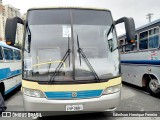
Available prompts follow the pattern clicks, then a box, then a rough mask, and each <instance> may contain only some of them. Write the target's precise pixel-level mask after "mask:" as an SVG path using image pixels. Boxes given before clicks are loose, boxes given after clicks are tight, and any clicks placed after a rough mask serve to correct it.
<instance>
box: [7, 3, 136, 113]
mask: <svg viewBox="0 0 160 120" xmlns="http://www.w3.org/2000/svg"><path fill="white" fill-rule="evenodd" d="M17 22H19V23H22V24H24V26H25V30H24V31H25V32H24V45H23V51H22V53H23V61H22V62H23V66H22V72H23V76H22V77H23V78H22V79H23V81H22V90H23V99H24V108H25V110H27V111H79V112H82V111H105V110H110V111H111V110H115V108H116V107H117V106H118V105H119V101H120V94H121V92H120V90H121V76H120V61H119V50H118V49H117V35H116V30H115V25H116V24H118V23H121V22H124V23H125V25H126V29H127V35H128V36H127V40H128V42H130V40H131V39H134V30H135V28H134V21H133V19H132V18H126V17H124V18H121V19H119V20H117V21H113V19H112V15H111V12H110V11H109V10H107V9H104V8H96V9H95V8H90V7H85V8H84V7H82V6H79V7H70V6H65V7H59V6H57V7H53V8H33V9H29V10H28V12H27V18H26V20H25V21H24V22H23V20H20V18H13V19H8V20H7V27H6V28H7V29H8V33H7V34H13V33H15V30H16V29H15V28H16V27H13V26H16V24H17ZM10 25H12V26H10ZM9 30H12V31H14V32H12V33H11V32H10V31H9ZM13 36H14V34H13ZM13 39H15V38H14V37H13ZM53 114H54V113H53Z"/></svg>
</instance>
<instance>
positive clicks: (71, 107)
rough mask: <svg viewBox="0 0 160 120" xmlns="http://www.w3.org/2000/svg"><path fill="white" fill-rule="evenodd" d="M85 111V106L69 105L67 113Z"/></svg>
mask: <svg viewBox="0 0 160 120" xmlns="http://www.w3.org/2000/svg"><path fill="white" fill-rule="evenodd" d="M81 110H83V105H67V106H66V111H81Z"/></svg>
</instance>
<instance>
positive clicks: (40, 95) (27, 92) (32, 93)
mask: <svg viewBox="0 0 160 120" xmlns="http://www.w3.org/2000/svg"><path fill="white" fill-rule="evenodd" d="M22 91H23V94H24V95H27V96H30V97H37V98H44V95H43V93H42V92H41V91H40V90H34V89H28V88H23V89H22Z"/></svg>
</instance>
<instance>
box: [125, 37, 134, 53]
mask: <svg viewBox="0 0 160 120" xmlns="http://www.w3.org/2000/svg"><path fill="white" fill-rule="evenodd" d="M125 41H126V40H125ZM126 44H128V43H126ZM136 50H137V35H135V43H133V44H129V45H126V46H125V51H126V52H129V51H136Z"/></svg>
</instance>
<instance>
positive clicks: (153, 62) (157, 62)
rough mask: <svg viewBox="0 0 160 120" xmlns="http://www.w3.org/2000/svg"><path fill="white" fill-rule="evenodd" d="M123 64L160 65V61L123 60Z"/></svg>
mask: <svg viewBox="0 0 160 120" xmlns="http://www.w3.org/2000/svg"><path fill="white" fill-rule="evenodd" d="M121 63H129V64H150V65H160V60H122V61H121Z"/></svg>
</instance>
